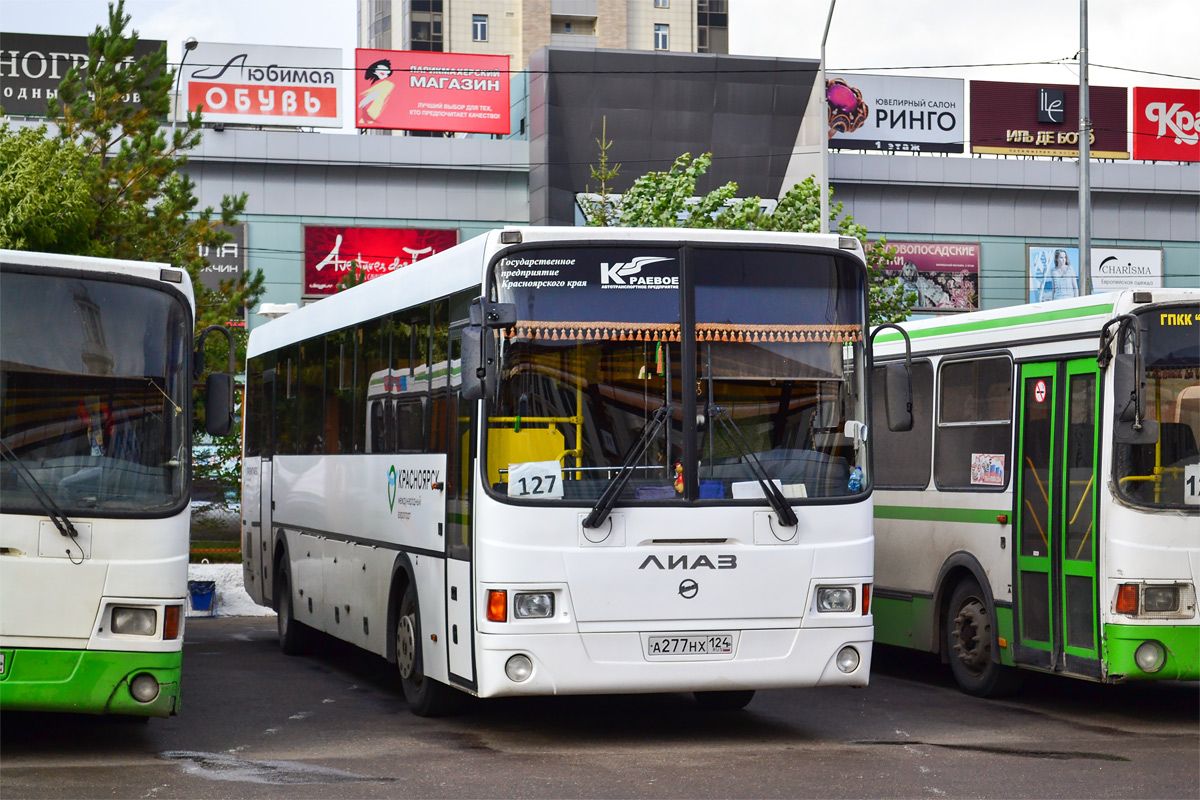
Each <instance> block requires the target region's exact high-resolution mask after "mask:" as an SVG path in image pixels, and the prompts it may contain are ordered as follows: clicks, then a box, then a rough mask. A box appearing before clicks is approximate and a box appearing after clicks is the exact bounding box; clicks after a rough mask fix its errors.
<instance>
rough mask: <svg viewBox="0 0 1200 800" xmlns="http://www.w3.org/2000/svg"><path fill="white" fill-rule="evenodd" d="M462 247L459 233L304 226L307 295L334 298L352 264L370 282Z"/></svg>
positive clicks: (438, 230) (433, 230)
mask: <svg viewBox="0 0 1200 800" xmlns="http://www.w3.org/2000/svg"><path fill="white" fill-rule="evenodd" d="M456 244H458V231H457V230H445V229H416V228H340V227H339V228H333V227H324V226H314V225H306V226H304V293H305V294H306V295H324V294H334V293H335V292H336V291H337V284H338V281H340V280H341V279H342V277H343V276H344V275H345V274H346V273H347V272H348V271H349V270H350V265H351V264H357V266H358V269H359V270H362V271H363V272H364V273H365V277H366V279H367V280H371V279H372V278H378V277H379V276H380V275H386V274H387V273H389V272H393V271H395V270H398V269H400V268H401V267H407V266H408V265H409V264H415V263H416V262H417V261H420V260H421V259H422V258H427V257H429V256H431V255H433V254H434V253H440V252H441V251H443V250H446V249H449V248H451V247H453V246H454V245H456Z"/></svg>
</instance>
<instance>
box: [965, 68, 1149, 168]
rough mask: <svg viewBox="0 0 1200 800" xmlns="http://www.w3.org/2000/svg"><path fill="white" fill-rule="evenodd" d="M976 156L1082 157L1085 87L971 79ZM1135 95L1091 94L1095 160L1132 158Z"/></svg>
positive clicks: (1104, 90) (1102, 90) (1117, 91)
mask: <svg viewBox="0 0 1200 800" xmlns="http://www.w3.org/2000/svg"><path fill="white" fill-rule="evenodd" d="M970 93H971V152H972V153H999V154H1004V155H1018V156H1078V155H1079V89H1078V87H1072V86H1067V85H1058V84H1037V83H1007V82H1002V81H971V89H970ZM1128 94H1129V91H1128V89H1126V88H1125V87H1123V86H1092V87H1090V90H1089V92H1088V99H1089V104H1090V116H1091V120H1092V128H1091V133H1090V135H1089V138H1088V141H1089V142H1090V144H1091V156H1092V158H1129V143H1128V135H1127V134H1126V131H1128V130H1129V123H1128V120H1129V109H1128V107H1127V102H1126V101H1127V99H1128Z"/></svg>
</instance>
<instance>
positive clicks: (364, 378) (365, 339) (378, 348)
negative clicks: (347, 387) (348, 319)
mask: <svg viewBox="0 0 1200 800" xmlns="http://www.w3.org/2000/svg"><path fill="white" fill-rule="evenodd" d="M355 339H356V340H357V343H358V352H357V356H356V359H355V367H354V408H355V411H356V415H355V423H354V452H355V453H362V452H368V446H367V445H368V442H367V420H368V417H367V401H368V397H369V396H370V386H371V378H372V376H377V375H379V374H380V373H381V371H382V370H384V369H386V368H387V359H388V343H387V342H386V341H384V339H383V320H382V319H373V320H371V321H369V322H364V323H363V324H362V325H359V326H357V328H355Z"/></svg>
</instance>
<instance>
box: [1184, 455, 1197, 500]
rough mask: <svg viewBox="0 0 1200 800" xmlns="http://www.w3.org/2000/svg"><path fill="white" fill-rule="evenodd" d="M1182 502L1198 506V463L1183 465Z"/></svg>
mask: <svg viewBox="0 0 1200 800" xmlns="http://www.w3.org/2000/svg"><path fill="white" fill-rule="evenodd" d="M1183 502H1184V503H1186V504H1187V505H1189V506H1200V464H1185V465H1184V466H1183Z"/></svg>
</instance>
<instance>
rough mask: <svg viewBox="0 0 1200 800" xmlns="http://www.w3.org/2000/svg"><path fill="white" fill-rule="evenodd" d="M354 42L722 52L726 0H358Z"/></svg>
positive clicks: (516, 59)
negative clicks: (355, 39) (356, 37)
mask: <svg viewBox="0 0 1200 800" xmlns="http://www.w3.org/2000/svg"><path fill="white" fill-rule="evenodd" d="M358 42H359V46H360V47H365V48H373V49H381V50H425V51H433V52H447V53H482V54H488V55H507V56H509V58H511V59H512V64H513V67H514V69H524V68H526V67H527V66H528V65H529V57H530V55H532V54H533V53H535V52H537V51H538V50H539V49H540V48H542V47H545V46H547V45H550V46H553V47H559V48H575V47H579V48H602V49H606V50H658V51H664V52H672V53H728V52H729V0H358Z"/></svg>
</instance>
